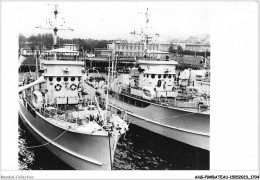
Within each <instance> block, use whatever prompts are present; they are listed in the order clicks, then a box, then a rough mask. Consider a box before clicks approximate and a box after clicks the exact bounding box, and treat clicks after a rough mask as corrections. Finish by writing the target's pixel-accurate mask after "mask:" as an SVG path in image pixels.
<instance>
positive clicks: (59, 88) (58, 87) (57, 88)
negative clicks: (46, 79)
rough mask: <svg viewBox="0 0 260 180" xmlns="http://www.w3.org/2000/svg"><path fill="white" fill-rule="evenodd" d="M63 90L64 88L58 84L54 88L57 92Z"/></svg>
mask: <svg viewBox="0 0 260 180" xmlns="http://www.w3.org/2000/svg"><path fill="white" fill-rule="evenodd" d="M61 88H62V86H61V85H60V84H56V85H55V86H54V89H55V90H56V91H60V90H61Z"/></svg>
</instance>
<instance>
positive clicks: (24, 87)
mask: <svg viewBox="0 0 260 180" xmlns="http://www.w3.org/2000/svg"><path fill="white" fill-rule="evenodd" d="M43 82H45V80H44V77H43V76H41V77H40V78H39V79H37V80H36V81H34V82H32V83H30V84H27V85H25V86H21V87H19V88H18V93H19V92H21V91H23V90H25V89H28V88H30V87H32V86H35V85H37V84H40V83H43Z"/></svg>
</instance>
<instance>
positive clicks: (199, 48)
mask: <svg viewBox="0 0 260 180" xmlns="http://www.w3.org/2000/svg"><path fill="white" fill-rule="evenodd" d="M185 50H188V51H196V52H205V51H207V52H210V45H209V44H186V45H185Z"/></svg>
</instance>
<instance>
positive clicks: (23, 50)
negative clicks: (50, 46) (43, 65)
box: [19, 42, 47, 56]
mask: <svg viewBox="0 0 260 180" xmlns="http://www.w3.org/2000/svg"><path fill="white" fill-rule="evenodd" d="M46 50H47V48H46V47H45V46H42V47H41V46H40V45H38V44H34V43H32V42H26V43H24V44H20V50H19V53H20V54H21V55H24V56H33V55H34V54H35V53H38V54H40V52H43V51H46Z"/></svg>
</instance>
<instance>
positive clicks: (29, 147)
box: [23, 127, 70, 149]
mask: <svg viewBox="0 0 260 180" xmlns="http://www.w3.org/2000/svg"><path fill="white" fill-rule="evenodd" d="M69 128H70V127H68V128H67V129H66V130H65V131H63V132H62V133H61V134H60V135H59V136H57V137H56V138H54V139H53V140H51V141H49V142H47V143H45V144H41V145H38V146H23V147H25V148H28V149H31V148H38V147H43V146H46V145H48V144H50V143H51V142H53V141H55V140H57V139H58V138H60V137H61V136H62V135H63V134H64V133H65V132H67V131H68V130H69Z"/></svg>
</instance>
